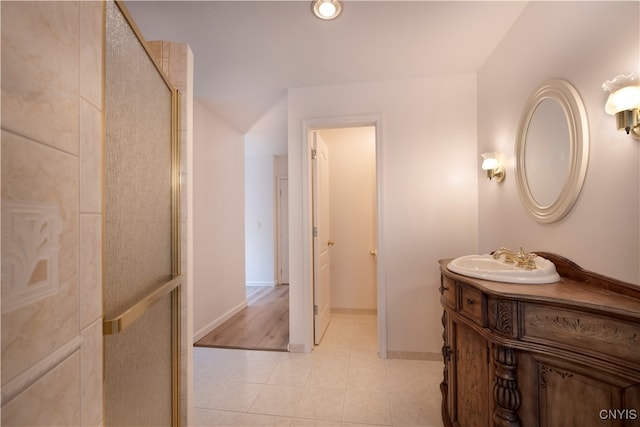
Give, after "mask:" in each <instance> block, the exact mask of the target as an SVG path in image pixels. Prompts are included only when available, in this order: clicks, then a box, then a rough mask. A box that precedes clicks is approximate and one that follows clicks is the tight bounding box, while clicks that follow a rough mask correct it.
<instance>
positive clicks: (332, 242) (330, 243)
mask: <svg viewBox="0 0 640 427" xmlns="http://www.w3.org/2000/svg"><path fill="white" fill-rule="evenodd" d="M335 244H336V242H334V241H333V240H327V246H333V245H335Z"/></svg>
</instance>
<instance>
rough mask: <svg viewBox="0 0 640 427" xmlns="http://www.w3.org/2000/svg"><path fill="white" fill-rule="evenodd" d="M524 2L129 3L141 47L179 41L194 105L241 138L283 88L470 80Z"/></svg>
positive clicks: (281, 93)
mask: <svg viewBox="0 0 640 427" xmlns="http://www.w3.org/2000/svg"><path fill="white" fill-rule="evenodd" d="M526 4H527V2H526V1H495V2H492V1H480V0H476V1H397V0H394V1H379V0H378V1H361V0H360V1H358V0H353V1H347V2H345V3H344V6H343V12H342V14H341V15H340V16H339V17H338V19H336V20H335V21H322V20H320V19H318V18H316V17H314V16H313V15H312V13H311V2H310V1H309V0H305V1H297V0H289V1H264V0H263V1H126V2H125V5H126V7H127V8H128V9H129V12H130V13H131V15H132V17H133V19H134V21H135V22H136V24H137V25H138V27H139V28H140V31H141V32H142V34H143V36H144V37H145V39H147V40H168V41H175V42H185V43H188V44H189V45H190V46H191V49H192V51H193V54H194V68H195V69H194V97H195V98H196V99H198V100H200V101H201V102H202V103H204V104H205V105H206V106H208V107H209V108H211V109H212V110H213V111H215V112H216V113H218V114H219V115H220V116H222V117H223V118H224V119H226V120H227V121H228V122H229V123H230V124H231V125H232V126H233V127H234V128H236V129H237V130H238V131H240V132H242V133H246V132H247V131H248V130H249V129H250V128H251V126H252V125H253V124H255V123H256V121H257V120H259V119H260V118H261V117H262V116H263V115H264V114H265V113H267V112H268V111H269V109H270V108H272V107H273V106H274V105H275V104H276V103H277V102H278V101H279V100H281V99H282V98H283V97H284V96H285V94H286V91H287V90H288V89H291V88H299V87H309V86H324V85H338V84H348V83H354V82H362V81H382V80H397V79H410V78H419V77H425V76H429V75H440V74H459V73H474V72H476V71H477V70H478V69H479V68H480V67H481V66H482V64H483V63H484V62H485V60H486V59H487V58H488V56H489V55H490V54H491V52H492V51H493V50H494V48H495V47H496V46H497V45H498V43H499V42H500V40H501V39H502V37H503V36H504V35H505V33H506V32H507V31H508V30H509V28H510V27H511V25H512V24H513V22H514V21H515V20H516V19H517V17H518V16H519V14H520V12H521V11H522V10H523V8H524V7H525V6H526Z"/></svg>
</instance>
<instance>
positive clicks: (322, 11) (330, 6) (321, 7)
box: [312, 0, 342, 20]
mask: <svg viewBox="0 0 640 427" xmlns="http://www.w3.org/2000/svg"><path fill="white" fill-rule="evenodd" d="M312 9H313V14H314V15H316V16H317V17H318V18H320V19H325V20H329V19H335V18H337V17H338V15H340V12H342V5H341V4H340V1H339V0H314V1H313V3H312Z"/></svg>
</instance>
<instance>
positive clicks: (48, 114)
mask: <svg viewBox="0 0 640 427" xmlns="http://www.w3.org/2000/svg"><path fill="white" fill-rule="evenodd" d="M1 7H2V24H1V25H2V127H3V128H4V129H9V130H12V131H14V132H16V133H19V134H21V135H25V136H27V137H29V138H31V139H34V140H36V141H39V142H42V143H44V144H49V145H51V146H53V147H56V148H59V149H60V150H64V151H66V152H69V153H73V154H77V153H78V56H79V55H78V43H79V42H78V40H79V37H78V33H79V31H78V18H79V13H78V4H77V3H73V2H2V3H1ZM43 40H46V41H47V42H46V43H43V42H42V41H43Z"/></svg>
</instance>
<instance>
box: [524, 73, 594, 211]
mask: <svg viewBox="0 0 640 427" xmlns="http://www.w3.org/2000/svg"><path fill="white" fill-rule="evenodd" d="M545 99H551V100H554V101H556V102H557V103H558V104H560V106H561V107H562V110H563V111H564V114H565V118H566V120H567V125H568V128H569V141H568V144H569V173H568V174H567V178H566V180H565V182H559V183H558V185H559V186H562V190H561V191H560V193H559V195H558V198H557V199H556V200H555V201H554V202H553V203H551V204H550V205H549V206H542V205H540V204H539V203H538V202H537V201H536V199H535V198H534V197H533V195H532V194H531V189H530V188H529V183H528V182H527V174H526V170H525V164H526V158H525V153H526V150H525V148H526V142H527V132H528V129H529V125H530V123H531V119H532V117H533V114H534V112H535V111H536V108H537V107H538V105H539V104H540V103H541V102H542V101H543V100H545ZM516 161H517V164H516V181H517V186H518V192H519V193H520V198H521V199H522V202H523V204H524V206H525V208H526V209H527V211H528V212H529V213H530V214H531V215H533V217H534V218H535V219H536V221H538V222H541V223H552V222H556V221H559V220H560V219H562V218H563V217H564V216H565V215H567V214H568V213H569V211H570V210H571V208H572V207H573V205H574V204H575V202H576V200H577V199H578V196H579V195H580V190H581V189H582V184H583V183H584V178H585V176H586V174H587V164H588V162H589V124H588V122H587V113H586V110H585V107H584V104H583V102H582V99H581V98H580V94H579V93H578V91H577V90H576V89H575V87H573V86H572V85H571V84H570V83H569V82H567V81H565V80H559V79H554V80H549V81H546V82H544V83H543V84H542V85H541V86H539V87H538V89H536V91H535V92H534V93H533V94H532V95H531V96H530V97H529V100H528V101H527V104H526V105H525V108H524V110H523V113H522V117H521V118H520V124H519V126H518V133H517V134H516Z"/></svg>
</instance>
